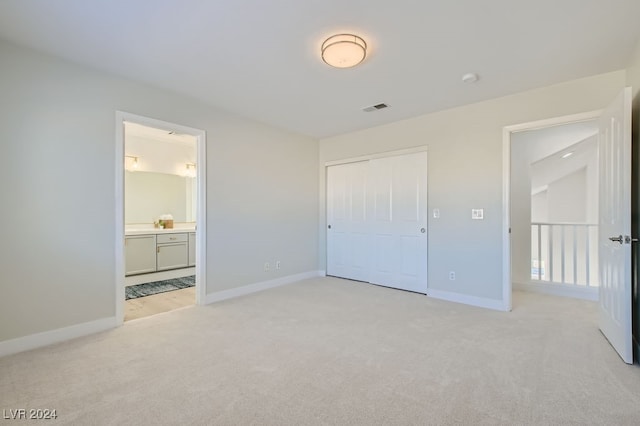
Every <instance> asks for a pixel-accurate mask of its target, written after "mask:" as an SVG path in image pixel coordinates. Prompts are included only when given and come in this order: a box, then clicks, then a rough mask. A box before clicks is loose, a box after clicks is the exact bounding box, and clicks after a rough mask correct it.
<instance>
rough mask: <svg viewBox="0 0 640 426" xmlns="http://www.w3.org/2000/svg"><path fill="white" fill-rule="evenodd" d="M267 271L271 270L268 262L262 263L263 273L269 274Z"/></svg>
mask: <svg viewBox="0 0 640 426" xmlns="http://www.w3.org/2000/svg"><path fill="white" fill-rule="evenodd" d="M269 269H271V265H269V262H264V271H265V272H269Z"/></svg>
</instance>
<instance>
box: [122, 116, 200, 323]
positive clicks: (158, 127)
mask: <svg viewBox="0 0 640 426" xmlns="http://www.w3.org/2000/svg"><path fill="white" fill-rule="evenodd" d="M116 148H117V149H116V151H117V153H116V154H117V155H116V159H117V160H116V176H117V184H116V204H117V206H116V216H117V232H116V233H117V235H116V239H117V244H116V247H117V253H116V315H117V318H118V319H120V321H121V322H124V321H128V320H132V319H139V318H143V317H147V316H151V315H155V314H157V313H161V312H167V311H170V310H174V309H178V308H181V307H185V306H190V305H193V304H200V303H202V302H203V300H204V294H205V292H204V287H205V285H204V283H205V281H204V271H205V268H204V259H206V256H205V253H204V247H205V244H204V238H205V235H206V233H205V226H204V222H205V220H204V218H205V217H206V216H205V214H206V212H205V206H206V203H205V198H204V197H205V193H206V192H205V187H204V185H205V182H204V181H205V178H204V177H205V173H204V172H205V164H204V163H205V162H204V159H205V155H204V150H205V133H204V131H201V130H198V129H192V128H188V127H185V126H181V125H178V124H174V123H168V122H163V121H159V120H154V119H150V118H146V117H141V116H136V115H133V114H128V113H121V112H118V113H117V137H116Z"/></svg>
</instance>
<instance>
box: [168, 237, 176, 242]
mask: <svg viewBox="0 0 640 426" xmlns="http://www.w3.org/2000/svg"><path fill="white" fill-rule="evenodd" d="M169 239H170V240H171V241H175V240H177V238H176V237H169Z"/></svg>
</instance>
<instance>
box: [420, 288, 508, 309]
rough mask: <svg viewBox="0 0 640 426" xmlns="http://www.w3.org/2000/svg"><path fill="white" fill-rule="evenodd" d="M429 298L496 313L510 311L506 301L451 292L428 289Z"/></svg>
mask: <svg viewBox="0 0 640 426" xmlns="http://www.w3.org/2000/svg"><path fill="white" fill-rule="evenodd" d="M427 296H429V297H433V298H434V299H441V300H446V301H448V302H456V303H462V304H465V305H471V306H477V307H479V308H487V309H494V310H496V311H509V309H508V307H507V306H505V304H504V301H502V300H494V299H486V298H484V297H476V296H469V295H466V294H460V293H451V292H449V291H442V290H433V289H427Z"/></svg>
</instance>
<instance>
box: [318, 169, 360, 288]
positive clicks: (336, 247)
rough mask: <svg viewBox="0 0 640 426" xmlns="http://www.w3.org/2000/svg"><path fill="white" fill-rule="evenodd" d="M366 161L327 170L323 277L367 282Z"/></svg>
mask: <svg viewBox="0 0 640 426" xmlns="http://www.w3.org/2000/svg"><path fill="white" fill-rule="evenodd" d="M368 167H369V164H368V161H361V162H357V163H349V164H340V165H337V166H331V167H328V168H327V228H328V229H327V275H333V276H336V277H342V278H349V279H352V280H359V281H368V280H369V258H368V253H369V229H368V223H367V203H366V196H367V175H368Z"/></svg>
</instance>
